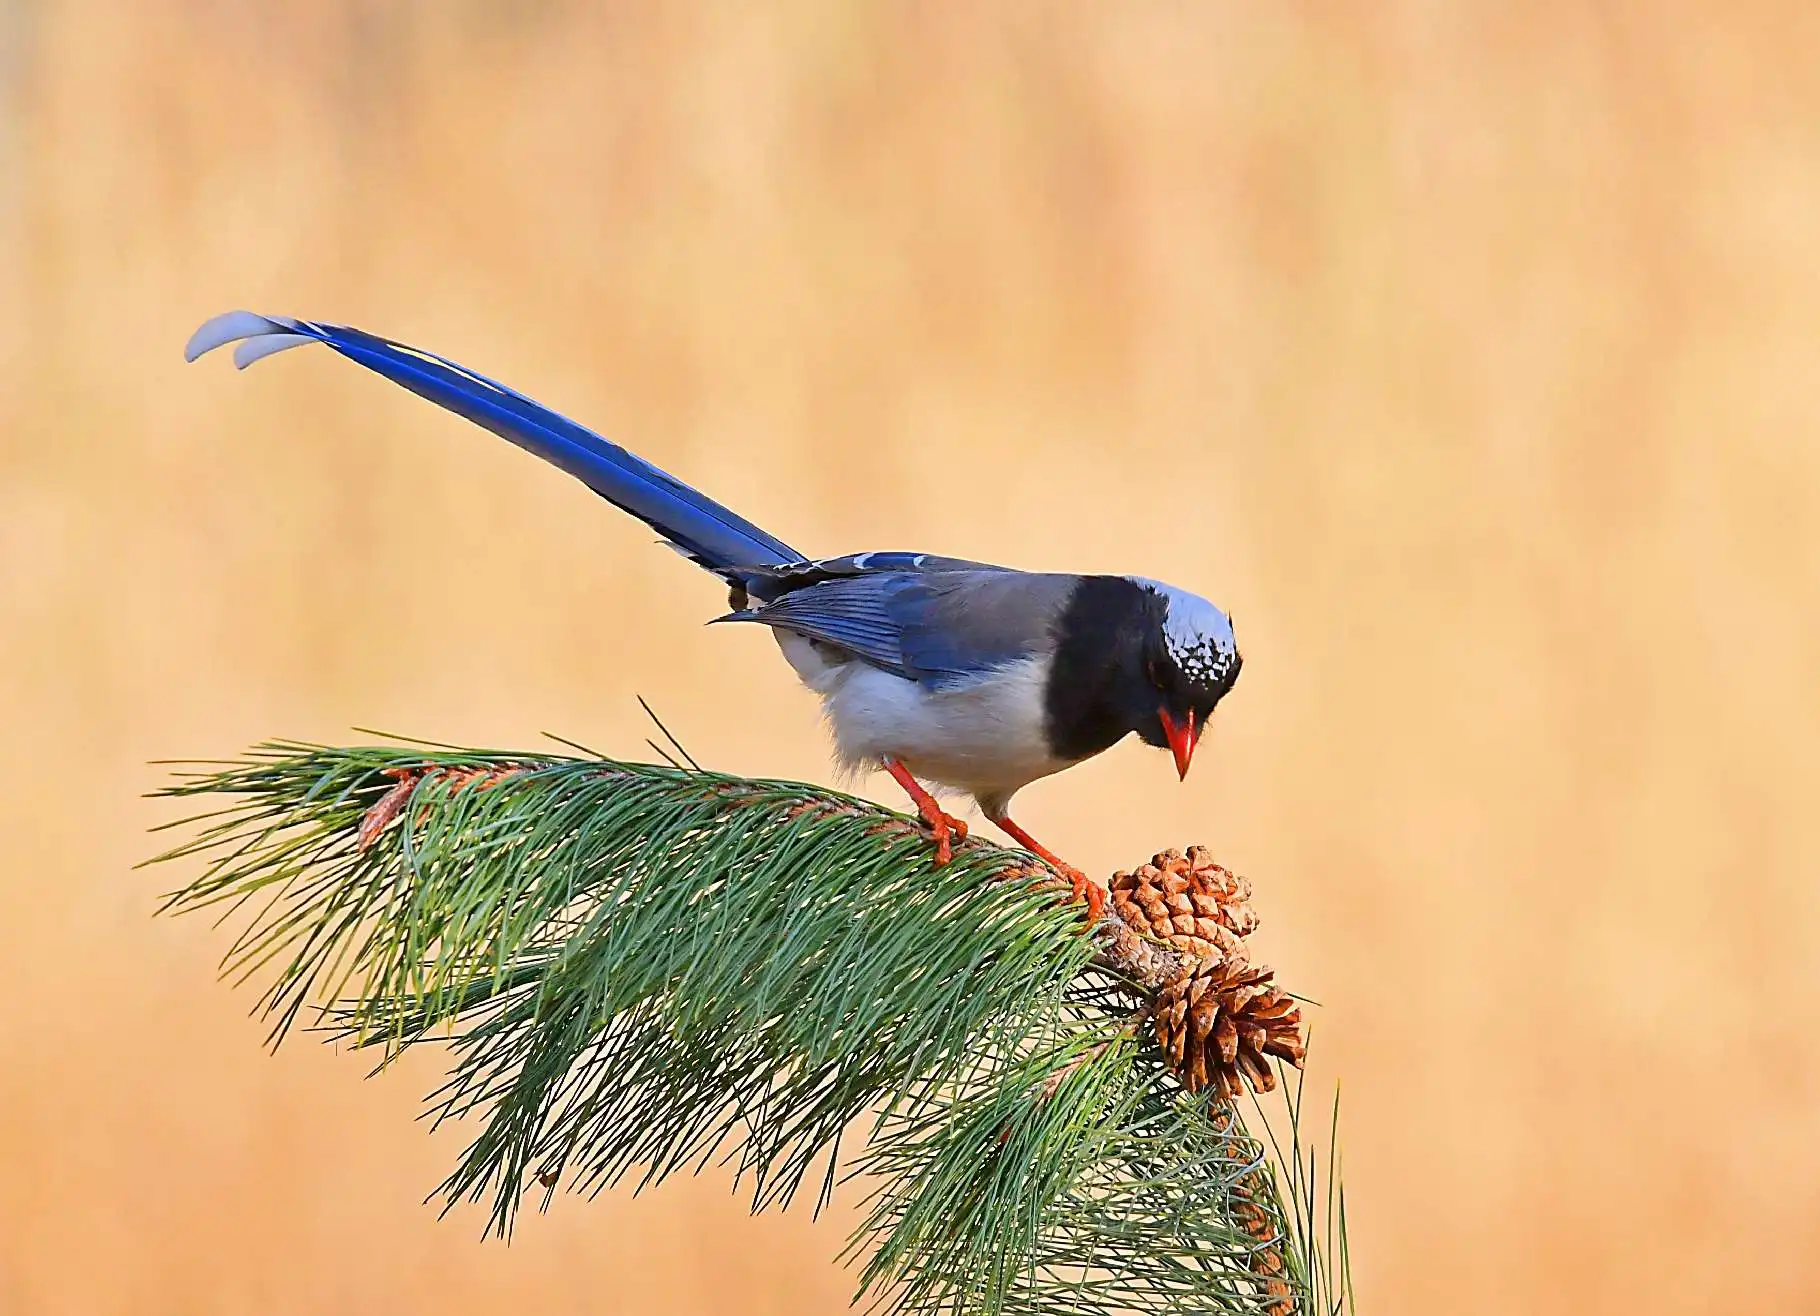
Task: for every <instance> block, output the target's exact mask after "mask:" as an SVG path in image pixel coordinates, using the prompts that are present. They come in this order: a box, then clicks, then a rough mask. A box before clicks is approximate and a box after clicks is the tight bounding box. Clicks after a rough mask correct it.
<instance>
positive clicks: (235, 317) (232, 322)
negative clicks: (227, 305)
mask: <svg viewBox="0 0 1820 1316" xmlns="http://www.w3.org/2000/svg"><path fill="white" fill-rule="evenodd" d="M297 328H298V322H297V321H296V320H293V319H291V317H290V316H288V315H256V314H254V313H253V312H252V311H226V312H224V313H222V314H221V315H217V316H216V317H215V318H214V319H212V320H209V321H207V322H206V323H205V324H203V326H202V327H201V328H200V329H198V330H196V332H195V333H193V334H191V335H190V341H189V342H188V343H186V344H184V348H183V359H184V360H185V361H194V360H195V359H196V358H197V357H199V356H201V355H203V354H204V353H205V352H212V351H214V350H215V349H216V348H217V347H221V346H224V345H225V344H227V343H235V342H240V343H241V344H242V345H241V347H240V348H239V349H238V350H237V351H236V352H235V353H234V364H235V365H237V366H239V367H240V368H241V369H242V370H244V369H246V368H247V367H248V366H250V365H252V364H253V362H255V361H257V360H259V359H260V358H261V357H266V356H270V355H271V354H272V353H273V352H282V351H284V349H285V348H287V347H296V346H297V345H298V344H299V343H307V342H309V341H310V336H309V335H307V334H300V333H298V332H297ZM242 340H246V341H244V342H242Z"/></svg>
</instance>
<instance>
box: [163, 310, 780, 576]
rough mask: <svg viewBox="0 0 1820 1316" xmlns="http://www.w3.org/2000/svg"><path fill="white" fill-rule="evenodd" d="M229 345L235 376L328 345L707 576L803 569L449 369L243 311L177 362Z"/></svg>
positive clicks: (695, 501)
mask: <svg viewBox="0 0 1820 1316" xmlns="http://www.w3.org/2000/svg"><path fill="white" fill-rule="evenodd" d="M232 342H239V343H240V346H239V347H237V348H236V349H235V350H234V364H235V365H236V366H238V367H240V368H241V369H242V370H244V369H246V367H248V366H250V365H252V364H253V362H255V361H258V360H260V359H262V358H264V357H268V356H270V355H272V353H274V352H282V351H284V350H285V349H287V348H291V347H298V346H301V345H302V344H304V343H326V344H327V345H328V346H330V347H332V348H334V349H335V350H336V351H337V352H339V353H341V355H343V356H345V357H347V358H348V360H350V361H356V362H358V363H359V364H361V365H363V366H365V367H366V368H367V369H369V370H372V371H375V372H376V373H378V374H381V375H384V376H385V377H386V378H387V379H389V380H391V381H392V382H393V383H394V384H401V385H403V386H404V387H405V388H408V389H410V390H411V392H413V393H415V394H417V395H418V396H419V397H423V398H428V399H429V400H430V401H431V402H434V403H435V404H436V405H437V406H439V407H446V408H447V409H448V410H450V411H452V412H454V413H455V414H456V415H458V416H465V417H466V418H467V419H469V420H471V421H473V422H474V423H475V424H476V425H479V426H482V427H483V428H485V429H489V430H491V431H493V433H495V434H497V435H498V436H499V437H500V438H502V439H505V440H506V441H507V442H509V443H515V444H517V445H518V446H519V447H521V448H523V449H525V450H526V451H527V452H533V453H536V454H537V455H538V456H539V457H542V458H543V459H544V460H545V461H547V462H549V463H550V464H551V465H554V466H559V467H561V468H562V469H563V470H565V471H567V472H568V473H569V474H570V475H573V476H574V477H575V478H576V479H578V480H580V481H581V482H582V483H583V484H585V485H587V486H588V488H590V489H592V490H593V491H594V492H595V493H597V494H599V495H600V496H601V497H602V498H605V499H606V500H607V501H608V502H610V503H612V504H613V505H614V506H615V507H619V508H623V509H624V510H625V511H627V512H630V513H631V514H632V515H633V516H635V517H637V518H638V519H639V520H641V521H643V522H644V523H645V524H646V525H648V526H650V527H651V528H652V529H654V530H656V531H657V532H658V533H659V534H661V535H663V536H664V538H665V539H667V540H669V541H670V542H671V543H672V544H674V545H675V546H676V547H677V548H678V549H680V550H681V551H682V552H683V553H684V554H685V555H686V556H687V557H689V558H690V559H692V560H693V561H695V562H698V563H700V564H701V565H702V566H704V567H706V568H707V569H708V570H710V571H713V572H717V573H725V572H728V571H732V570H735V569H737V568H740V567H768V566H782V565H785V564H788V563H795V562H801V561H803V560H804V558H803V555H802V554H801V553H799V552H797V551H796V550H795V549H793V548H791V547H790V546H789V545H788V544H786V543H784V542H783V541H782V540H781V539H777V538H775V537H773V536H771V535H768V534H766V533H765V532H764V531H763V530H760V529H759V528H758V527H757V526H755V525H753V524H752V523H751V522H750V521H748V520H746V519H745V518H744V517H741V516H737V515H735V514H734V513H733V512H731V511H729V510H728V509H727V508H725V507H722V506H721V505H720V504H719V503H717V502H715V501H714V500H713V499H712V498H709V497H708V496H707V495H706V494H703V493H699V492H697V491H696V490H694V489H691V488H690V487H689V486H688V485H686V484H684V483H683V482H682V481H681V480H678V479H676V478H675V477H673V476H671V475H667V474H665V473H664V472H663V471H660V470H658V469H657V467H655V466H653V465H651V463H650V462H647V461H645V460H643V459H642V458H639V457H635V456H633V455H632V454H631V453H629V452H627V451H626V450H625V449H624V448H622V447H620V446H619V445H618V444H615V443H609V442H608V441H607V440H606V439H603V438H602V437H601V436H600V435H598V434H596V433H594V431H593V430H590V429H586V428H584V427H582V426H580V425H577V424H576V423H575V422H574V421H572V420H570V419H568V418H567V417H565V416H560V415H558V414H557V413H556V412H554V411H551V410H550V409H549V408H548V407H546V406H543V405H542V404H541V403H537V402H533V401H532V400H531V399H530V398H528V397H525V396H524V395H523V394H522V393H515V392H513V391H512V390H511V389H509V388H507V387H505V386H504V385H503V384H498V383H495V382H494V381H493V380H490V379H488V378H486V377H485V376H484V375H477V374H475V373H474V372H473V371H472V370H469V369H467V368H466V367H464V366H459V365H456V364H455V363H454V362H453V361H447V360H444V359H443V358H442V357H439V356H435V355H432V354H431V353H429V352H424V351H420V350H419V349H417V348H415V347H407V346H405V344H403V343H394V342H392V341H391V340H390V339H387V338H379V337H377V336H375V335H373V334H369V333H364V332H362V331H361V330H359V329H349V328H347V327H346V326H344V325H338V324H320V323H318V322H316V321H312V320H293V319H291V318H289V317H288V316H278V315H270V316H268V315H255V314H254V313H253V312H251V311H229V312H227V313H226V314H225V315H218V316H216V317H215V318H214V319H212V320H210V321H209V322H208V323H207V324H205V325H203V326H202V327H201V328H200V329H198V330H197V331H196V332H195V334H194V335H192V336H191V338H190V341H189V345H188V346H187V347H186V348H185V349H184V359H185V360H189V361H194V360H195V359H196V358H197V357H199V356H201V355H202V354H203V353H204V352H209V351H213V350H214V349H215V348H217V347H220V346H221V345H222V344H224V343H232Z"/></svg>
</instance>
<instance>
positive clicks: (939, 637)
mask: <svg viewBox="0 0 1820 1316" xmlns="http://www.w3.org/2000/svg"><path fill="white" fill-rule="evenodd" d="M861 556H862V557H863V556H865V555H861ZM877 556H878V557H880V558H886V557H887V555H885V554H879V555H877ZM892 556H894V555H892ZM1076 579H1077V578H1076V577H1073V576H1057V575H1036V574H1032V573H1028V572H1022V571H1011V570H1007V569H1005V568H1002V567H973V568H968V569H958V570H936V571H865V572H862V574H858V575H847V576H837V577H834V578H831V579H826V580H822V581H819V582H817V583H815V584H811V585H806V586H803V587H801V588H798V589H795V590H792V591H791V592H790V593H788V594H785V595H784V596H783V597H782V598H780V599H778V600H776V601H775V602H772V603H767V604H764V605H762V606H760V607H757V608H751V609H748V610H746V611H743V612H735V613H731V614H729V615H728V616H726V617H722V618H720V620H722V621H753V622H760V623H762V624H764V625H767V626H774V627H778V628H780V629H782V630H788V631H794V632H796V633H797V634H799V635H807V636H809V637H810V638H812V639H817V640H821V641H823V642H825V643H827V644H832V645H835V646H837V647H839V648H842V649H845V650H847V651H848V652H850V653H853V654H854V655H856V656H857V657H859V658H861V659H863V660H864V661H866V662H868V663H870V664H872V665H873V666H874V667H879V668H883V669H884V670H885V671H888V672H891V673H893V674H894V675H897V676H901V677H903V678H904V679H905V680H910V681H916V682H918V683H920V684H922V685H924V686H926V687H928V688H930V689H945V688H951V687H953V686H957V685H965V684H967V683H969V682H971V681H974V680H977V679H979V678H980V677H982V676H984V675H986V674H987V673H989V672H991V671H994V670H996V669H998V668H1000V667H1003V666H1005V665H1006V664H1007V663H1012V662H1016V661H1018V660H1019V659H1022V658H1028V657H1034V656H1037V655H1040V654H1044V653H1047V652H1048V651H1049V650H1050V648H1051V647H1052V646H1053V643H1054V639H1053V627H1054V622H1055V620H1056V619H1057V618H1058V617H1059V615H1060V613H1061V609H1062V607H1063V606H1064V605H1065V604H1066V602H1067V598H1068V595H1069V593H1070V592H1071V591H1072V589H1073V587H1074V583H1075V581H1076Z"/></svg>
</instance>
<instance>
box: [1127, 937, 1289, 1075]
mask: <svg viewBox="0 0 1820 1316" xmlns="http://www.w3.org/2000/svg"><path fill="white" fill-rule="evenodd" d="M1273 977H1274V974H1273V973H1272V971H1271V970H1270V969H1267V968H1265V967H1264V966H1263V965H1261V964H1260V965H1253V964H1248V963H1246V962H1245V961H1244V960H1242V959H1240V960H1214V959H1203V960H1198V961H1196V962H1195V963H1193V964H1191V965H1190V966H1189V967H1188V968H1186V969H1184V970H1183V971H1182V972H1181V974H1180V975H1178V976H1177V977H1176V978H1175V979H1174V980H1173V981H1171V982H1170V983H1169V984H1168V985H1167V986H1165V987H1164V988H1163V990H1162V991H1161V992H1159V993H1158V994H1157V999H1156V1006H1155V1019H1156V1038H1157V1041H1158V1042H1159V1043H1161V1045H1162V1048H1163V1054H1164V1055H1166V1056H1168V1057H1169V1063H1170V1066H1171V1067H1172V1068H1173V1069H1174V1070H1175V1072H1176V1074H1177V1076H1178V1077H1180V1078H1181V1080H1182V1083H1183V1085H1184V1086H1185V1087H1186V1088H1187V1089H1188V1090H1189V1091H1190V1092H1199V1091H1200V1090H1201V1089H1202V1088H1205V1087H1208V1086H1212V1085H1217V1086H1218V1087H1219V1090H1220V1094H1221V1095H1222V1096H1224V1097H1227V1098H1232V1097H1236V1096H1237V1095H1238V1094H1239V1092H1240V1090H1241V1085H1240V1082H1239V1079H1240V1076H1241V1075H1242V1076H1243V1077H1244V1078H1246V1079H1248V1080H1249V1081H1250V1083H1251V1086H1252V1088H1253V1089H1254V1090H1256V1091H1258V1092H1269V1091H1270V1090H1271V1089H1272V1088H1274V1087H1276V1075H1275V1074H1273V1073H1272V1072H1271V1069H1270V1061H1269V1060H1268V1059H1267V1057H1269V1056H1277V1057H1280V1058H1281V1059H1284V1060H1287V1061H1289V1063H1290V1064H1292V1065H1295V1066H1297V1067H1298V1068H1299V1067H1300V1066H1301V1063H1302V1045H1303V1044H1302V1012H1301V1010H1300V1009H1299V1008H1298V1007H1297V1006H1296V1003H1295V1002H1294V1001H1293V1000H1291V999H1290V997H1289V995H1288V993H1286V992H1285V991H1283V989H1282V988H1280V987H1278V986H1277V985H1276V984H1275V982H1273V981H1272V979H1273Z"/></svg>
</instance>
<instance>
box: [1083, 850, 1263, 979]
mask: <svg viewBox="0 0 1820 1316" xmlns="http://www.w3.org/2000/svg"><path fill="white" fill-rule="evenodd" d="M1250 899H1251V883H1250V882H1247V881H1246V880H1245V879H1244V878H1242V877H1239V876H1238V875H1236V874H1234V873H1231V872H1228V871H1227V870H1226V869H1224V868H1222V867H1220V866H1219V865H1218V864H1216V863H1214V862H1213V856H1212V855H1211V854H1210V853H1208V851H1207V848H1206V847H1205V846H1199V845H1191V846H1189V847H1188V853H1187V854H1186V855H1184V854H1182V852H1181V851H1179V850H1165V851H1163V853H1162V854H1159V855H1157V856H1156V857H1155V858H1153V859H1151V861H1150V862H1149V863H1147V864H1145V865H1144V866H1143V867H1142V868H1139V869H1138V870H1137V871H1136V872H1135V873H1124V872H1120V873H1114V874H1113V875H1112V908H1113V911H1114V912H1115V913H1116V914H1117V915H1118V916H1119V917H1120V918H1122V919H1124V920H1125V922H1126V923H1128V924H1129V925H1130V926H1131V927H1133V928H1135V929H1137V930H1138V931H1139V932H1142V933H1144V934H1146V935H1147V936H1151V937H1154V938H1156V939H1157V940H1158V941H1162V942H1166V943H1168V944H1169V945H1170V946H1172V947H1174V948H1175V949H1176V950H1179V951H1181V952H1182V953H1183V954H1185V955H1197V956H1201V957H1203V958H1208V959H1221V960H1229V959H1241V960H1242V959H1244V958H1245V947H1244V944H1243V943H1242V942H1241V941H1240V940H1239V939H1240V938H1241V937H1245V936H1248V935H1250V933H1251V932H1252V931H1253V930H1254V929H1255V928H1256V927H1257V925H1258V913H1257V911H1256V910H1255V909H1253V908H1252V907H1251V905H1250V903H1249V901H1250Z"/></svg>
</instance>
